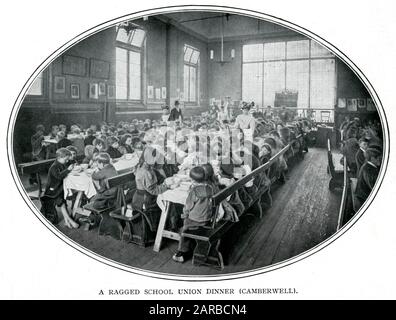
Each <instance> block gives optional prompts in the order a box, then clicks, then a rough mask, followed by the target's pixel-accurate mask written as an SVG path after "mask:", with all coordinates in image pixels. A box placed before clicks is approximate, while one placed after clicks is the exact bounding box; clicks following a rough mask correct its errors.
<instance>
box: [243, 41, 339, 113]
mask: <svg viewBox="0 0 396 320" xmlns="http://www.w3.org/2000/svg"><path fill="white" fill-rule="evenodd" d="M304 40H305V41H308V42H309V43H308V44H309V45H308V57H304V58H288V56H287V45H288V42H294V41H304ZM312 42H316V43H317V44H319V45H320V46H322V45H321V44H320V43H319V42H317V41H315V40H312V39H306V38H288V39H281V40H278V41H259V42H257V41H255V42H248V43H244V44H242V55H241V63H242V72H241V78H242V79H241V93H242V99H243V97H244V92H243V88H244V84H243V81H244V75H243V66H244V64H253V63H255V64H257V63H262V73H263V78H262V80H261V81H262V83H261V86H262V97H261V101H260V103H259V104H260V105H261V104H263V103H264V96H265V92H264V86H265V85H264V65H265V63H266V62H283V63H284V65H285V77H284V89H285V90H287V69H288V68H287V62H290V61H308V104H307V107H298V106H297V108H296V109H319V108H315V107H312V105H311V83H312V79H311V73H312V67H311V65H312V61H314V60H333V61H334V84H333V90H334V95H333V101H332V106H333V107H332V108H334V106H335V105H336V100H337V64H336V56H335V55H334V54H333V53H332V52H331V51H330V50H328V49H327V48H326V50H328V51H329V52H330V53H331V55H324V56H314V57H312ZM267 43H284V44H285V45H284V47H285V54H284V58H282V59H264V56H265V44H267ZM254 44H262V45H263V56H262V59H261V60H257V61H256V60H255V61H246V62H245V61H244V56H243V47H244V46H246V45H254ZM262 107H265V106H264V105H262ZM323 109H325V108H323Z"/></svg>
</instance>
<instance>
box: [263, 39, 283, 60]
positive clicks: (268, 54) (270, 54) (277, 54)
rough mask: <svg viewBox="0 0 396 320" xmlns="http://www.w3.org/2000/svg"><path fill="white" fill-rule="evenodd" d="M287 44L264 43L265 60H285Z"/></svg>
mask: <svg viewBox="0 0 396 320" xmlns="http://www.w3.org/2000/svg"><path fill="white" fill-rule="evenodd" d="M285 47H286V43H285V42H274V43H264V60H280V59H285V55H286V52H285Z"/></svg>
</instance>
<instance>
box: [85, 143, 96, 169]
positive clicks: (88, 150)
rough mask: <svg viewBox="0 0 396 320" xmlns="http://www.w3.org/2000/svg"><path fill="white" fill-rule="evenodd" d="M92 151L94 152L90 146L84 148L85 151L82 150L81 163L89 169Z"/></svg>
mask: <svg viewBox="0 0 396 320" xmlns="http://www.w3.org/2000/svg"><path fill="white" fill-rule="evenodd" d="M94 151H95V147H94V146H92V145H87V146H85V149H84V155H85V158H84V159H83V161H82V163H83V164H88V166H89V167H90V166H92V164H93V158H94Z"/></svg>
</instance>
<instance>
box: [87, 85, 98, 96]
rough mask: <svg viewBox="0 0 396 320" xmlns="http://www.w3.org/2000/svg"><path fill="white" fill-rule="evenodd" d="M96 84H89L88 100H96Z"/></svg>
mask: <svg viewBox="0 0 396 320" xmlns="http://www.w3.org/2000/svg"><path fill="white" fill-rule="evenodd" d="M98 91H99V90H98V84H97V83H90V84H89V98H90V99H98V98H99V92H98Z"/></svg>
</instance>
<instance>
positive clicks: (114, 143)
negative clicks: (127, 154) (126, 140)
mask: <svg viewBox="0 0 396 320" xmlns="http://www.w3.org/2000/svg"><path fill="white" fill-rule="evenodd" d="M107 145H108V147H107V153H108V154H109V155H110V157H111V158H112V159H118V158H121V156H122V153H121V152H120V151H119V150H118V147H119V146H120V145H119V143H118V138H116V137H108V138H107Z"/></svg>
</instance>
